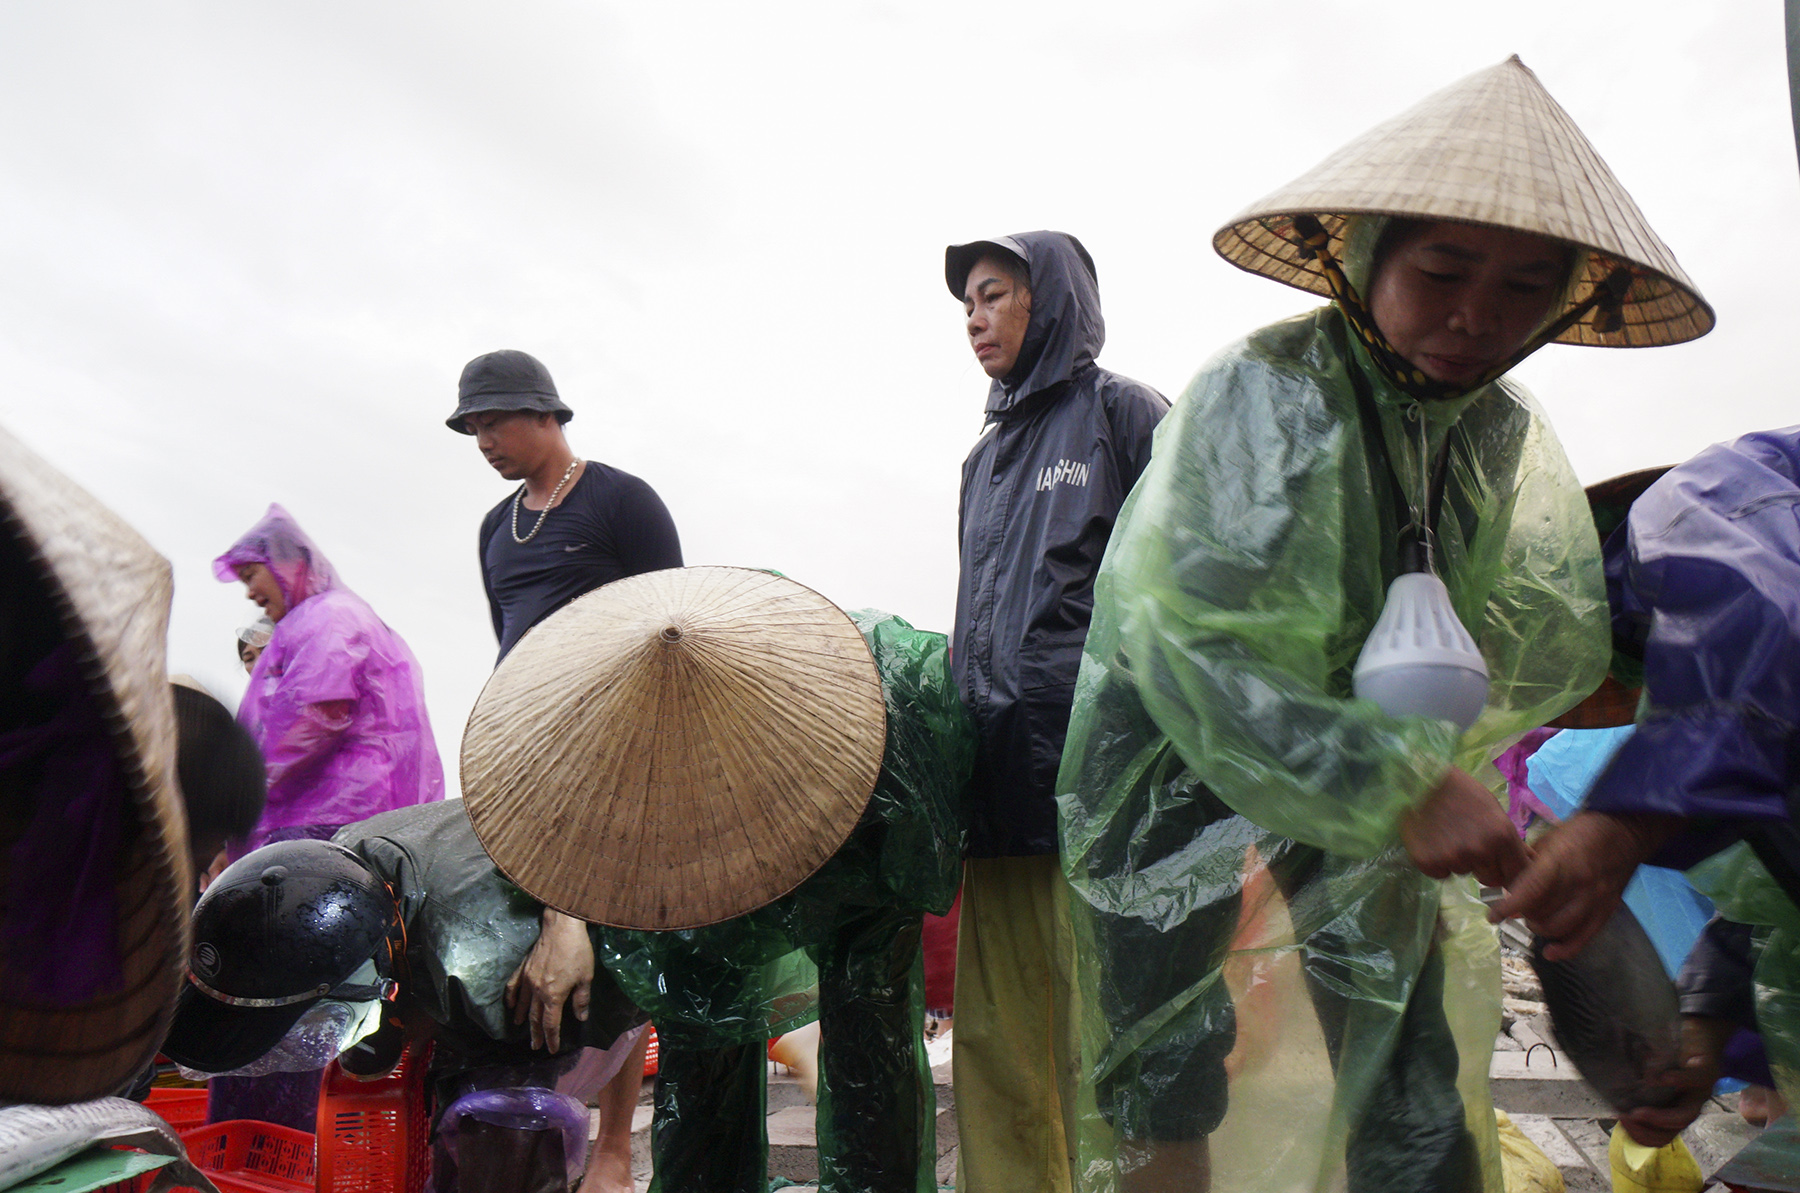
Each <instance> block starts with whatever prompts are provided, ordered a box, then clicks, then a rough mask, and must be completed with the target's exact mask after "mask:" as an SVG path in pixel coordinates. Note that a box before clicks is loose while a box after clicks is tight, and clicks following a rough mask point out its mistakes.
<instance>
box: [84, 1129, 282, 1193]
mask: <svg viewBox="0 0 1800 1193" xmlns="http://www.w3.org/2000/svg"><path fill="white" fill-rule="evenodd" d="M181 1142H182V1143H183V1144H184V1145H185V1146H186V1147H187V1152H188V1159H189V1160H191V1161H193V1163H194V1167H196V1168H198V1169H200V1170H201V1171H203V1172H205V1173H206V1175H207V1176H209V1177H211V1178H212V1182H213V1184H215V1185H217V1186H218V1187H219V1193H312V1188H313V1137H312V1136H311V1135H308V1134H307V1133H306V1132H305V1131H295V1130H293V1129H291V1128H289V1127H283V1126H278V1125H277V1124H275V1123H259V1122H254V1121H252V1120H250V1119H234V1120H231V1121H228V1122H222V1123H213V1124H212V1125H211V1126H205V1127H196V1128H193V1129H192V1130H188V1131H183V1132H182V1133H181ZM160 1175H162V1170H161V1169H158V1170H157V1171H155V1172H145V1173H140V1174H139V1175H137V1176H134V1177H132V1178H131V1179H129V1180H124V1181H120V1182H119V1183H118V1184H116V1185H105V1186H103V1187H101V1188H100V1189H98V1190H96V1191H95V1193H146V1191H147V1190H148V1189H149V1188H150V1186H151V1185H152V1184H154V1183H155V1181H156V1178H157V1177H158V1176H160ZM169 1193H197V1191H196V1190H195V1189H194V1188H193V1187H192V1186H189V1185H176V1186H175V1187H174V1188H172V1189H171V1190H170V1191H169Z"/></svg>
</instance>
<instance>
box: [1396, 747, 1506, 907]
mask: <svg viewBox="0 0 1800 1193" xmlns="http://www.w3.org/2000/svg"><path fill="white" fill-rule="evenodd" d="M1400 843H1401V844H1402V845H1404V846H1405V847H1406V852H1407V854H1408V855H1409V856H1411V858H1412V860H1413V865H1415V866H1417V867H1418V868H1419V869H1421V870H1423V871H1424V872H1425V873H1426V875H1428V876H1429V877H1431V878H1448V877H1450V875H1452V874H1473V875H1474V876H1475V877H1476V878H1478V879H1479V880H1481V882H1483V883H1484V884H1486V885H1487V886H1505V885H1506V884H1507V883H1509V882H1511V881H1512V878H1513V876H1514V875H1515V874H1517V873H1518V872H1519V871H1521V870H1523V869H1524V868H1525V865H1526V863H1527V862H1529V861H1530V860H1531V854H1530V852H1529V851H1528V850H1526V848H1525V843H1524V842H1523V841H1521V840H1519V830H1518V829H1516V828H1514V827H1513V823H1512V821H1510V820H1508V819H1507V818H1506V813H1504V812H1502V811H1501V810H1500V802H1499V801H1498V800H1496V799H1495V798H1494V796H1493V793H1492V792H1490V791H1489V790H1488V789H1487V788H1485V787H1483V786H1482V785H1481V784H1480V783H1477V782H1476V781H1475V780H1474V779H1473V778H1471V777H1470V776H1469V775H1468V774H1467V773H1466V772H1464V771H1461V770H1458V769H1457V768H1455V767H1451V768H1450V773H1449V774H1447V775H1445V776H1444V781H1443V782H1442V783H1439V784H1438V785H1437V788H1436V789H1435V790H1433V791H1432V793H1431V794H1430V795H1428V796H1426V797H1425V802H1424V803H1422V804H1420V805H1419V806H1418V807H1416V808H1414V809H1413V810H1412V811H1410V812H1408V813H1407V814H1406V815H1405V816H1404V817H1403V818H1402V819H1401V821H1400Z"/></svg>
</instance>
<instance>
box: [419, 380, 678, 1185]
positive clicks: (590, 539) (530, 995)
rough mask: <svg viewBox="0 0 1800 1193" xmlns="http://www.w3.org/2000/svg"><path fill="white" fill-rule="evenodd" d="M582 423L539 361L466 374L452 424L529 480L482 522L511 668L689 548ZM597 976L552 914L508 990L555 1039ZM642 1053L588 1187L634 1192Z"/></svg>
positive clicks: (610, 1109) (518, 1008) (582, 937)
mask: <svg viewBox="0 0 1800 1193" xmlns="http://www.w3.org/2000/svg"><path fill="white" fill-rule="evenodd" d="M574 416H575V415H574V411H572V410H570V409H569V407H568V406H567V405H565V404H564V403H563V400H562V397H561V395H559V394H558V393H557V391H556V382H555V381H553V380H552V379H551V377H550V370H549V369H546V368H545V367H544V365H543V363H542V362H540V361H539V360H538V359H537V358H536V357H534V356H532V355H530V354H529V353H525V352H520V351H518V350H517V349H512V348H503V349H501V350H499V351H497V352H489V353H486V354H484V355H482V356H478V357H476V358H475V359H474V360H471V361H470V362H469V363H468V364H467V365H465V366H464V367H463V371H462V379H461V380H460V381H459V382H458V384H457V402H456V409H455V411H454V412H453V413H452V414H451V415H450V417H449V418H447V419H445V420H444V421H445V423H446V425H448V426H449V427H450V429H451V430H453V431H457V432H459V433H461V434H464V435H470V436H473V437H474V439H475V445H476V447H478V448H479V449H480V450H481V455H482V458H483V459H485V460H486V461H487V462H488V464H489V466H490V467H492V468H493V469H494V471H495V472H498V473H499V474H500V475H501V476H502V477H504V478H505V479H507V480H509V481H521V482H523V483H522V484H520V486H519V488H518V489H517V490H515V491H514V492H513V493H512V495H511V496H509V497H508V498H507V499H506V500H504V501H502V502H501V503H500V504H499V505H496V506H495V507H494V508H493V509H492V510H490V511H489V512H488V515H487V517H485V518H483V519H482V522H481V534H480V540H479V544H480V546H479V549H480V553H481V579H482V584H483V586H484V587H485V589H486V590H487V598H488V611H489V613H490V615H491V616H492V618H493V623H494V636H495V637H496V638H497V639H499V643H500V657H501V658H503V659H504V658H505V657H506V655H507V653H508V652H509V651H511V650H512V648H513V647H514V646H515V645H517V644H518V642H519V639H521V638H523V637H524V636H525V634H526V632H527V631H528V630H530V629H531V627H533V626H535V625H537V624H538V623H539V622H540V621H542V620H543V619H544V618H546V617H548V616H549V615H550V614H552V613H554V612H556V611H557V610H558V609H560V608H562V607H563V606H564V605H566V604H568V603H569V602H570V601H572V600H574V599H575V598H576V597H578V596H581V595H582V594H583V593H586V592H590V591H592V590H593V589H596V588H599V587H600V586H601V585H604V584H610V583H611V582H612V581H614V580H619V579H622V578H624V577H626V576H635V575H638V574H639V573H641V572H653V571H660V570H662V569H663V568H674V567H680V566H681V540H680V538H679V537H678V536H677V534H676V532H675V522H674V519H672V518H671V517H670V516H669V511H668V508H667V507H666V506H665V505H663V503H662V499H661V498H660V497H658V496H657V495H656V491H655V490H654V489H652V488H651V487H650V486H649V485H648V484H646V483H645V482H644V481H642V480H640V479H638V478H637V477H635V476H632V475H631V474H630V473H628V472H625V471H623V470H621V469H618V468H613V467H610V466H609V465H606V464H602V463H599V462H598V461H594V460H582V459H581V458H579V457H578V456H576V455H575V453H574V451H573V450H571V449H570V447H569V442H568V439H567V438H566V437H565V436H564V434H563V424H564V423H566V422H568V421H569V420H570V419H571V418H573V417H574ZM593 966H594V959H593V951H592V949H591V948H590V947H589V945H588V938H587V933H586V932H585V931H584V930H583V928H582V925H581V923H580V922H579V921H577V920H574V919H571V918H569V917H568V916H564V915H561V914H560V913H558V912H556V911H554V910H551V909H549V908H546V909H545V911H544V927H543V936H542V943H541V946H540V948H539V949H538V951H536V952H534V953H533V954H532V955H531V958H530V959H529V960H528V961H527V962H526V965H525V967H524V969H523V970H522V971H521V974H520V976H519V978H518V979H517V981H516V984H515V986H513V987H512V988H510V989H509V990H508V999H509V1001H511V1002H512V1003H513V1004H514V1015H515V1017H516V1018H517V1019H519V1020H529V1021H531V1022H532V1024H533V1026H534V1028H536V1027H538V1026H539V1025H542V1031H534V1036H538V1037H540V1038H544V1037H548V1036H551V1035H554V1034H555V1031H556V1026H555V1025H556V1024H557V1022H558V1021H559V1019H560V1017H561V1012H562V1006H563V1003H564V1002H565V1001H566V1000H567V999H568V998H569V997H570V996H571V994H574V995H576V996H577V997H580V996H581V995H582V994H583V993H584V992H585V988H586V986H587V983H588V982H589V981H591V979H592V975H593ZM645 1043H647V1041H645ZM642 1048H643V1044H640V1046H639V1049H640V1050H639V1053H638V1054H636V1055H635V1056H634V1057H633V1058H632V1059H630V1060H628V1061H627V1062H626V1064H625V1066H624V1068H623V1069H621V1070H620V1072H619V1075H618V1076H617V1077H616V1078H615V1079H614V1080H613V1081H612V1082H611V1083H610V1084H609V1085H608V1086H607V1088H606V1090H605V1091H604V1092H603V1093H602V1095H601V1099H602V1104H601V1117H602V1128H601V1130H602V1134H601V1138H600V1141H599V1144H598V1146H596V1147H595V1149H594V1152H593V1155H592V1157H591V1162H590V1164H589V1169H588V1172H589V1177H588V1180H587V1187H588V1188H591V1189H595V1190H608V1191H610V1190H611V1189H613V1188H615V1187H616V1188H619V1189H626V1188H629V1187H630V1182H631V1136H630V1121H631V1114H632V1110H633V1108H635V1107H636V1105H637V1097H638V1088H639V1085H640V1084H641V1082H642V1080H643V1056H642Z"/></svg>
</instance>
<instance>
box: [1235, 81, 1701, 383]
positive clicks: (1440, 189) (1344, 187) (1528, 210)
mask: <svg viewBox="0 0 1800 1193" xmlns="http://www.w3.org/2000/svg"><path fill="white" fill-rule="evenodd" d="M1299 215H1312V216H1315V217H1317V218H1318V219H1319V221H1320V222H1321V223H1322V224H1324V226H1325V229H1326V231H1327V232H1328V233H1329V234H1330V236H1331V250H1332V252H1333V253H1334V254H1336V255H1339V256H1340V257H1341V254H1342V246H1343V234H1344V227H1345V224H1346V222H1347V220H1348V219H1349V218H1350V217H1351V216H1356V215H1384V216H1398V217H1402V218H1406V219H1418V220H1430V221H1439V220H1442V221H1451V222H1457V223H1468V224H1482V225H1487V226H1490V227H1497V228H1505V229H1508V230H1512V231H1519V232H1527V233H1530V234H1532V235H1536V236H1545V237H1549V238H1552V239H1555V240H1560V241H1564V242H1566V243H1569V244H1574V245H1579V246H1581V247H1583V248H1585V249H1587V250H1588V260H1587V262H1586V268H1585V272H1584V275H1583V276H1582V277H1580V278H1578V279H1577V282H1578V286H1577V288H1576V291H1575V293H1576V294H1578V295H1582V294H1586V293H1587V292H1588V291H1589V290H1590V289H1591V288H1592V287H1593V286H1594V285H1598V284H1599V283H1600V282H1601V281H1603V280H1604V279H1605V278H1606V277H1607V276H1608V275H1609V274H1610V273H1611V272H1612V271H1613V270H1614V269H1615V268H1618V267H1624V268H1625V269H1626V270H1628V271H1629V273H1630V276H1631V287H1630V291H1629V294H1628V297H1627V299H1626V301H1625V303H1624V306H1623V309H1622V311H1621V312H1620V314H1621V316H1622V318H1621V320H1620V324H1619V326H1618V327H1617V328H1615V329H1613V330H1609V331H1602V330H1600V329H1599V328H1598V327H1596V326H1595V318H1594V315H1593V314H1589V315H1588V316H1587V317H1584V318H1583V319H1581V320H1580V321H1579V322H1577V323H1575V324H1574V325H1573V326H1571V327H1570V328H1569V329H1568V330H1567V331H1565V332H1563V333H1562V334H1561V335H1560V336H1558V337H1557V339H1558V341H1559V342H1561V343H1568V344H1587V345H1593V346H1597V347H1609V348H1642V347H1651V346H1654V345H1659V344H1676V343H1681V342H1682V341H1685V340H1691V339H1696V338H1698V337H1699V336H1702V335H1705V334H1706V333H1707V332H1708V331H1710V330H1712V327H1713V322H1714V317H1713V311H1712V307H1711V306H1709V305H1708V304H1707V302H1706V300H1705V299H1704V298H1702V297H1701V295H1700V292H1699V290H1698V289H1697V288H1696V287H1695V286H1694V284H1693V282H1692V281H1690V280H1689V279H1688V276H1687V274H1686V273H1685V272H1683V271H1682V268H1681V266H1680V264H1679V263H1677V262H1676V260H1675V255H1674V254H1673V253H1671V252H1670V251H1669V249H1668V246H1667V245H1665V244H1663V242H1662V241H1661V240H1660V239H1659V238H1658V237H1657V235H1656V233H1655V232H1654V231H1652V230H1651V228H1650V225H1649V222H1648V221H1647V220H1645V218H1644V216H1643V213H1642V212H1640V211H1639V210H1638V207H1637V204H1636V203H1634V202H1633V201H1632V199H1631V196H1630V195H1629V194H1628V193H1627V192H1626V191H1625V188H1624V187H1622V186H1621V185H1619V182H1618V180H1617V179H1616V178H1614V177H1613V174H1612V171H1611V170H1609V169H1608V168H1607V166H1606V163H1605V162H1604V161H1602V160H1601V159H1600V155H1599V154H1598V153H1596V152H1595V151H1594V147H1593V146H1592V145H1590V144H1589V143H1588V140H1587V138H1586V137H1585V136H1583V135H1582V132H1581V130H1580V129H1579V128H1577V127H1576V126H1575V122H1574V121H1573V120H1572V119H1571V118H1570V117H1569V114H1568V113H1567V112H1565V111H1564V110H1563V109H1562V107H1561V106H1560V105H1559V104H1557V102H1556V101H1555V100H1554V99H1552V98H1551V96H1550V94H1549V92H1547V91H1545V90H1544V87H1543V85H1542V84H1541V83H1539V82H1538V79H1537V76H1536V75H1534V74H1533V73H1532V72H1531V71H1530V70H1529V69H1528V68H1527V67H1526V66H1525V65H1524V63H1522V62H1520V61H1519V59H1518V57H1517V56H1514V57H1512V58H1509V59H1508V60H1507V61H1505V62H1502V63H1500V64H1499V65H1497V66H1493V67H1490V68H1488V69H1487V70H1483V71H1479V72H1477V73H1475V74H1473V75H1470V76H1469V77H1468V78H1465V79H1463V80H1461V81H1460V82H1457V83H1455V84H1452V85H1451V86H1450V87H1447V88H1445V89H1444V90H1442V91H1439V92H1437V93H1436V94H1434V95H1432V96H1429V97H1428V98H1426V99H1425V100H1423V101H1422V102H1421V103H1419V104H1418V105H1416V106H1415V107H1413V108H1411V109H1409V110H1408V111H1406V112H1404V113H1402V114H1401V115H1399V116H1397V117H1395V118H1393V119H1392V120H1389V121H1387V122H1385V123H1383V124H1381V125H1378V126H1377V127H1375V128H1374V129H1371V130H1370V131H1369V132H1367V133H1365V134H1363V135H1362V136H1360V137H1358V138H1356V139H1355V140H1353V141H1351V142H1350V143H1349V144H1348V145H1345V146H1344V147H1343V148H1342V149H1339V150H1338V151H1337V152H1336V153H1334V154H1332V155H1331V156H1330V157H1328V158H1326V159H1325V160H1324V161H1323V162H1321V163H1319V165H1317V166H1315V167H1314V168H1313V169H1311V170H1309V171H1307V172H1306V173H1305V174H1303V175H1301V176H1300V177H1299V178H1297V179H1295V180H1294V181H1293V182H1290V183H1288V184H1287V185H1286V186H1283V187H1281V188H1279V189H1278V190H1276V191H1275V192H1273V193H1272V194H1269V195H1266V196H1264V197H1263V198H1262V199H1259V200H1258V201H1257V202H1255V203H1252V204H1251V205H1250V206H1249V207H1247V208H1246V209H1244V210H1243V211H1241V212H1239V213H1238V214H1237V215H1235V216H1233V217H1232V218H1231V219H1230V220H1229V221H1227V222H1226V224H1225V226H1224V227H1222V228H1220V229H1219V230H1218V232H1217V233H1215V234H1214V236H1213V248H1214V249H1215V250H1216V251H1217V252H1218V253H1219V255H1220V256H1222V257H1224V258H1225V259H1226V260H1227V261H1229V262H1231V263H1232V264H1233V265H1236V266H1237V267H1238V268H1240V269H1244V270H1248V271H1249V272H1251V273H1256V274H1261V275H1262V276H1264V277H1267V278H1271V279H1273V280H1275V281H1278V282H1282V283H1284V284H1286V285H1289V286H1294V287H1296V288H1298V289H1301V290H1305V291H1307V292H1308V293H1312V294H1317V295H1320V296H1322V297H1330V293H1331V292H1330V288H1329V286H1328V285H1327V283H1326V281H1325V277H1324V275H1323V274H1322V273H1320V272H1319V268H1318V266H1317V264H1316V263H1315V262H1313V261H1312V260H1311V259H1310V258H1309V257H1308V256H1307V255H1306V254H1305V253H1303V252H1302V251H1301V249H1300V247H1299V245H1298V243H1297V242H1296V240H1297V238H1296V236H1295V234H1294V230H1293V220H1294V217H1296V216H1299Z"/></svg>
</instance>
